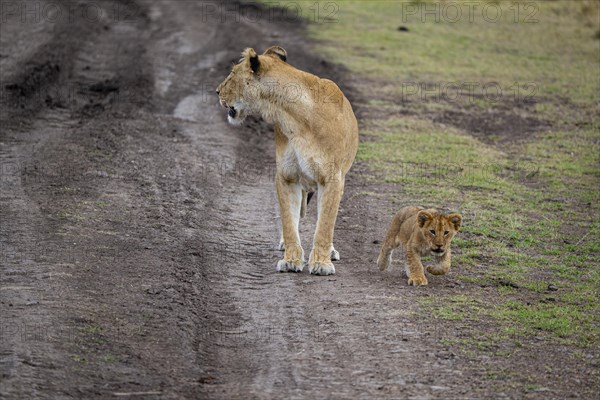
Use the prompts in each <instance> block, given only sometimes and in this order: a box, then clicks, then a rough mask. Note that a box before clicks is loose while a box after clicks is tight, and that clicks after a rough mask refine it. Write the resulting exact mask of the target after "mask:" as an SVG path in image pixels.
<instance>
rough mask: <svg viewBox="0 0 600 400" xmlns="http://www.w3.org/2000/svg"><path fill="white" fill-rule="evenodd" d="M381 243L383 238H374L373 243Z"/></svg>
mask: <svg viewBox="0 0 600 400" xmlns="http://www.w3.org/2000/svg"><path fill="white" fill-rule="evenodd" d="M379 243H381V240H377V239H376V240H373V244H379Z"/></svg>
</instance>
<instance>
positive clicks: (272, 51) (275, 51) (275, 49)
mask: <svg viewBox="0 0 600 400" xmlns="http://www.w3.org/2000/svg"><path fill="white" fill-rule="evenodd" d="M263 54H264V55H265V56H275V57H278V58H279V59H280V60H281V61H286V62H287V51H285V50H284V48H283V47H280V46H271V47H269V48H268V49H267V50H265V52H264V53H263Z"/></svg>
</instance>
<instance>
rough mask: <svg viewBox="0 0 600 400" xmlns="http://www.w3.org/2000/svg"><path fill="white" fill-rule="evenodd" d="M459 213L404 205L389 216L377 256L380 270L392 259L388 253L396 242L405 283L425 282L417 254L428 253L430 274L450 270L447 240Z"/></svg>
mask: <svg viewBox="0 0 600 400" xmlns="http://www.w3.org/2000/svg"><path fill="white" fill-rule="evenodd" d="M461 221H462V216H461V215H460V214H449V215H445V214H443V213H441V212H439V211H437V210H435V209H433V208H430V209H427V210H426V209H424V208H423V207H415V206H408V207H404V208H402V209H401V210H400V211H398V213H397V214H396V215H395V216H394V218H393V219H392V222H391V224H390V227H389V228H388V232H387V235H386V237H385V241H384V242H383V246H381V252H380V253H379V258H378V259H377V265H378V266H379V269H380V270H381V271H384V270H385V269H386V268H387V267H388V266H389V265H390V262H391V261H392V252H393V251H394V249H395V248H396V247H398V246H400V245H402V248H403V249H404V252H405V254H406V261H407V265H406V274H407V275H408V284H409V285H415V286H416V285H427V278H426V277H425V274H424V271H423V264H421V256H425V255H428V254H431V255H432V256H433V257H434V259H435V265H434V266H430V267H427V271H428V272H429V273H431V274H433V275H444V274H446V273H447V272H448V271H449V270H450V257H451V254H450V242H451V241H452V238H453V237H454V235H456V233H457V232H458V231H459V230H460V224H461Z"/></svg>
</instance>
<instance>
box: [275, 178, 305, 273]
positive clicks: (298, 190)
mask: <svg viewBox="0 0 600 400" xmlns="http://www.w3.org/2000/svg"><path fill="white" fill-rule="evenodd" d="M275 180H276V183H275V186H276V188H277V197H278V199H279V212H280V214H281V225H282V235H283V242H284V247H285V253H284V256H283V259H282V260H279V262H278V263H277V271H280V272H287V271H290V272H301V271H302V269H303V268H304V250H303V249H302V246H301V244H300V235H299V234H298V225H299V222H300V207H301V203H302V186H301V185H300V184H299V183H298V182H297V181H290V180H288V179H285V178H284V176H283V175H282V174H280V173H279V172H278V173H277V176H276V179H275Z"/></svg>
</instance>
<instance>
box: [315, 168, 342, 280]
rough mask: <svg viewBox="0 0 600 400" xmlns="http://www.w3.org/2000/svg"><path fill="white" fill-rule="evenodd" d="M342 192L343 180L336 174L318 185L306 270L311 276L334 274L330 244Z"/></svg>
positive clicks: (339, 174) (331, 245) (331, 246)
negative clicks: (316, 207)
mask: <svg viewBox="0 0 600 400" xmlns="http://www.w3.org/2000/svg"><path fill="white" fill-rule="evenodd" d="M343 191H344V180H343V176H342V174H341V173H337V174H336V176H335V177H330V178H329V179H327V180H326V182H324V183H319V187H318V190H317V197H318V199H317V201H318V209H319V216H318V219H317V229H316V231H315V237H314V240H313V248H312V251H311V252H310V257H309V260H308V268H309V270H310V273H311V274H315V275H331V274H335V267H334V266H333V263H332V262H331V256H332V250H335V249H333V244H332V243H333V230H334V228H335V221H336V219H337V213H338V209H339V206H340V200H341V198H342V193H343Z"/></svg>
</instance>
